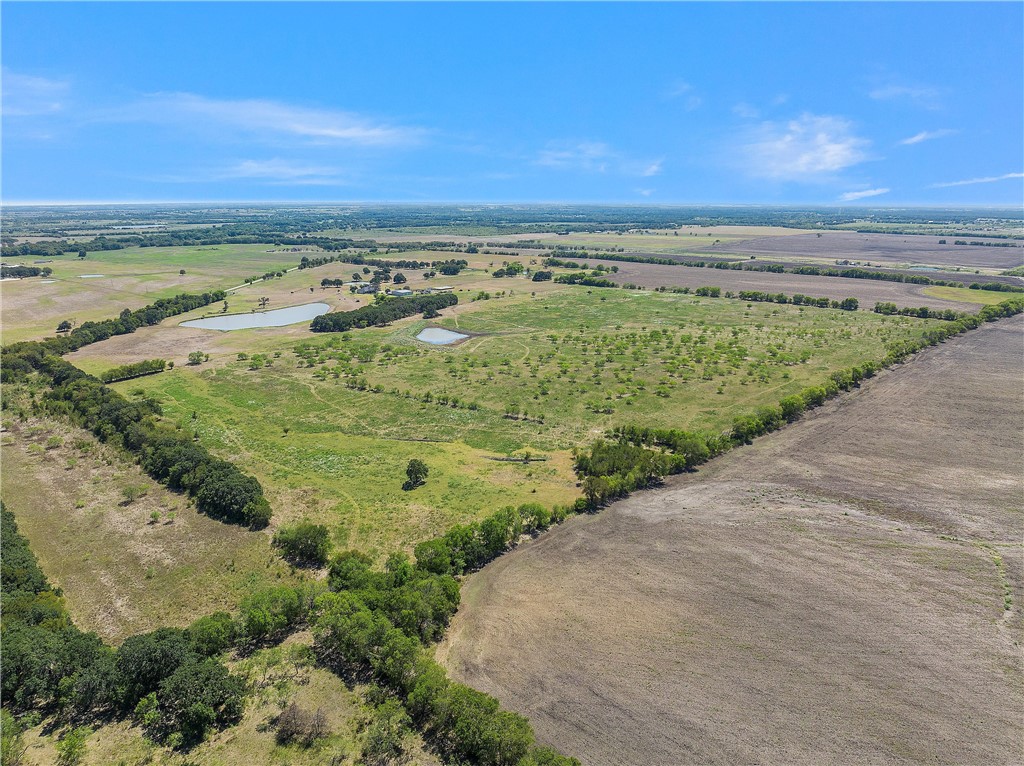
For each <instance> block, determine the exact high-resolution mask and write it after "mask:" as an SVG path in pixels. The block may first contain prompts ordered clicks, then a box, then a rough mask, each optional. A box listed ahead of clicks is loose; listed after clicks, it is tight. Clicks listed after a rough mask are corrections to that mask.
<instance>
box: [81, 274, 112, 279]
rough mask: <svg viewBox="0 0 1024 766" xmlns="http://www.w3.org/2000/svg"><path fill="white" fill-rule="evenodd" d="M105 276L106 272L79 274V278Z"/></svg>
mask: <svg viewBox="0 0 1024 766" xmlns="http://www.w3.org/2000/svg"><path fill="white" fill-rule="evenodd" d="M105 276H106V274H79V275H78V278H79V279H100V278H101V277H105Z"/></svg>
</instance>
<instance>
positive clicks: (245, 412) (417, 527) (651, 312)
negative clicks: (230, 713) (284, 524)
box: [116, 288, 932, 552]
mask: <svg viewBox="0 0 1024 766" xmlns="http://www.w3.org/2000/svg"><path fill="white" fill-rule="evenodd" d="M464 300H465V299H464ZM468 308H470V309H472V310H465V309H464V310H462V311H461V312H460V313H459V314H457V315H456V316H447V317H442V318H440V319H438V320H434V321H433V322H430V323H428V322H427V321H425V320H422V319H420V320H412V321H406V322H401V323H397V324H396V325H394V326H391V327H387V328H372V329H367V330H358V331H353V332H349V333H339V334H325V335H312V336H305V339H303V340H300V341H296V340H295V339H294V338H291V339H289V338H280V337H278V338H276V339H275V338H267V337H262V338H259V339H256V338H254V341H257V342H255V343H254V345H253V348H252V349H251V350H250V352H248V353H249V356H252V354H254V353H260V354H261V355H262V356H263V357H265V358H264V359H261V360H259V361H256V362H254V360H252V359H251V358H250V359H237V357H236V355H232V357H231V358H226V359H225V358H222V359H220V360H218V359H217V358H214V359H213V360H212V362H211V364H210V365H209V366H199V367H182V366H179V367H177V368H176V369H175V370H173V371H172V372H168V373H163V374H160V375H155V376H150V377H146V378H140V379H137V380H134V381H126V382H123V383H119V384H116V387H117V388H118V389H119V390H120V391H121V392H122V393H124V394H126V395H128V396H133V395H136V396H137V395H142V394H148V395H152V396H155V397H156V398H157V399H158V400H159V401H160V402H161V404H162V406H163V407H164V410H165V413H166V414H167V415H168V416H169V417H170V418H172V419H174V420H177V421H179V422H180V423H181V424H182V426H183V427H185V428H188V429H191V430H194V431H196V432H197V433H198V434H199V437H200V439H201V440H202V441H203V443H204V444H207V445H208V446H209V447H210V448H211V449H213V450H214V451H215V452H217V453H219V454H222V455H225V456H230V457H231V459H232V460H236V461H238V462H239V463H240V464H241V466H242V467H243V468H244V469H246V470H249V471H252V472H253V473H254V474H255V475H256V476H258V477H259V478H260V480H261V481H263V482H264V483H265V484H266V485H267V488H268V494H269V495H270V497H271V500H272V503H273V505H274V507H275V512H276V514H277V517H278V518H279V519H294V518H301V517H307V518H310V519H314V520H317V521H321V522H324V523H327V524H328V525H329V526H330V527H331V529H332V531H333V534H334V535H335V539H336V542H337V543H338V544H339V545H350V546H354V547H359V548H362V549H364V550H370V551H380V552H383V551H387V550H388V549H389V548H391V547H394V546H395V545H397V546H400V547H405V548H409V547H411V546H412V545H414V544H415V543H416V542H418V541H419V540H421V539H423V538H425V537H428V536H430V535H431V534H434V533H436V532H439V531H441V530H443V529H445V528H447V527H449V526H451V525H452V524H453V523H457V522H459V521H462V520H468V519H471V518H477V517H481V516H483V515H486V514H487V513H489V512H491V511H492V510H493V509H494V508H495V507H500V506H501V505H505V504H509V503H521V502H526V501H530V500H539V501H541V502H543V503H545V504H547V505H550V504H552V503H562V502H568V501H571V500H572V499H573V498H574V497H575V496H576V495H577V493H578V489H577V488H576V486H575V478H574V476H573V474H572V471H571V454H570V453H571V450H572V448H573V447H576V446H580V445H583V444H585V443H587V442H588V441H590V440H592V439H593V438H595V437H596V436H598V435H600V434H601V433H602V432H603V431H604V430H605V429H607V428H609V427H611V426H614V425H618V424H626V423H632V424H639V425H651V426H662V427H665V426H669V427H678V428H686V429H709V430H720V429H724V428H728V427H729V425H730V424H731V422H732V420H733V419H734V418H735V417H736V416H737V415H740V414H744V413H747V412H749V411H751V410H753V409H754V408H755V407H757V406H759V405H762V404H769V403H774V402H777V401H778V400H779V399H780V398H781V397H783V396H786V395H788V394H791V393H794V392H797V391H799V390H800V389H802V388H803V387H805V386H807V385H811V384H818V383H821V382H822V381H823V380H824V379H825V378H826V377H827V375H828V373H829V372H831V371H833V370H835V369H839V368H845V367H849V366H851V365H853V364H856V363H858V362H862V361H865V360H868V359H878V358H881V357H882V356H884V355H885V346H886V344H887V343H888V342H891V341H897V340H900V339H903V338H907V337H912V336H916V335H918V334H919V333H920V332H921V331H922V330H924V329H925V328H926V327H927V326H929V325H930V324H931V323H932V322H931V320H919V319H910V318H905V317H882V316H878V315H875V314H871V313H868V312H842V311H839V310H832V309H815V308H803V309H801V308H800V307H794V306H785V305H778V304H747V303H744V302H742V301H737V300H729V299H713V298H697V297H694V296H692V295H681V294H661V293H649V292H631V291H624V290H614V289H592V290H588V289H586V288H561V289H558V290H555V291H551V292H547V293H538V294H537V295H536V296H531V295H530V294H529V293H527V292H525V291H523V292H520V293H517V294H516V296H514V297H507V298H503V299H501V300H490V301H477V302H475V303H472V304H471V305H470V306H469V307H468ZM431 323H433V324H437V325H439V326H442V327H447V328H449V329H453V330H458V331H461V332H464V333H468V334H470V338H469V339H468V340H466V341H464V342H462V343H460V344H457V345H454V346H430V345H428V344H424V343H422V342H419V341H416V340H415V335H416V333H418V332H419V330H420V329H422V328H423V327H425V326H427V325H428V324H431ZM275 343H276V348H275V346H274V344H275ZM235 345H236V347H237V345H238V344H237V343H236V344H235ZM242 353H246V352H242ZM268 361H269V362H270V364H269V365H267V362H268ZM526 453H529V454H530V455H531V456H535V457H539V458H544V459H543V460H535V461H531V462H529V463H517V462H507V461H501V460H497V459H495V458H502V457H508V456H511V455H515V456H522V455H524V454H526ZM414 457H415V458H420V459H422V460H424V461H425V462H426V463H427V465H428V466H429V467H430V476H429V478H428V480H427V483H426V485H425V486H423V487H421V488H418V489H416V490H413V491H410V492H406V491H403V489H402V483H403V482H404V480H405V474H404V470H405V466H406V464H407V463H408V461H409V460H410V459H412V458H414Z"/></svg>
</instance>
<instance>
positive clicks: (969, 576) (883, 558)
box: [439, 317, 1024, 764]
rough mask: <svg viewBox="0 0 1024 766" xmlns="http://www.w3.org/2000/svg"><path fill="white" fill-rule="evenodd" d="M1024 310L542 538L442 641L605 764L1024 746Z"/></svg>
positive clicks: (456, 670) (490, 687)
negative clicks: (1023, 654) (1023, 611)
mask: <svg viewBox="0 0 1024 766" xmlns="http://www.w3.org/2000/svg"><path fill="white" fill-rule="evenodd" d="M1022 333H1024V317H1017V318H1015V319H1012V320H1005V321H1003V322H1000V323H997V324H995V325H989V326H986V327H985V328H983V329H980V330H978V331H976V332H973V333H970V334H967V335H965V336H961V337H959V338H957V339H954V340H951V341H949V342H947V343H945V344H943V345H941V346H939V347H937V348H934V349H930V350H928V351H927V352H924V353H923V354H921V355H919V356H918V357H917V358H916V359H914V360H913V361H911V362H910V363H908V364H905V365H903V366H902V367H900V368H897V369H895V370H892V371H890V372H887V373H883V374H882V375H880V376H879V377H877V378H875V379H873V380H871V381H868V382H867V383H866V384H865V385H864V386H863V387H862V388H861V389H859V390H857V391H855V392H853V393H852V394H849V395H845V396H843V397H841V398H839V399H837V400H834V401H832V402H831V403H829V404H827V405H826V406H824V407H822V408H820V409H819V410H817V411H815V412H814V413H813V414H811V415H809V416H807V417H806V418H804V419H803V420H801V421H800V422H798V423H796V424H794V425H793V426H791V427H789V428H786V429H784V430H783V431H781V432H778V433H776V434H774V435H772V436H769V437H765V438H763V439H760V440H758V441H757V442H755V444H754V445H752V446H749V447H746V448H742V449H739V450H735V451H733V452H732V453H730V454H728V455H726V456H724V457H723V458H720V459H718V460H716V461H713V462H712V463H710V464H709V465H707V466H705V467H704V468H703V469H702V470H700V471H699V472H697V473H695V474H690V475H687V476H682V477H676V478H675V479H673V480H671V481H669V482H668V483H667V484H666V486H665V487H663V488H661V489H658V490H654V491H650V492H645V493H640V494H638V495H635V496H633V497H631V498H629V499H627V500H625V501H622V502H619V503H616V504H614V505H613V506H612V507H610V508H609V509H607V510H605V511H604V512H602V513H600V514H598V515H594V516H585V517H577V518H575V519H572V520H570V521H569V522H567V523H566V524H564V525H562V526H561V527H559V528H557V529H555V530H553V531H551V532H549V533H547V534H545V535H544V536H542V537H540V538H539V539H538V540H536V541H534V542H531V543H528V544H526V545H524V546H521V547H520V548H519V549H517V550H515V551H513V552H512V553H510V554H507V555H506V556H504V557H502V558H501V559H499V560H498V561H497V562H495V563H494V564H492V565H490V566H488V567H487V568H485V569H484V570H483V571H482V572H480V573H478V574H475V575H473V576H472V577H471V578H469V580H468V582H467V584H466V585H465V587H464V589H463V595H464V606H463V608H462V610H461V611H460V613H459V614H458V615H457V617H456V620H455V623H454V625H453V628H452V630H451V632H450V638H449V639H448V641H447V642H446V643H445V644H444V645H442V647H441V648H440V650H439V654H440V656H441V658H442V659H443V661H445V663H446V664H447V665H448V667H449V668H450V669H451V671H452V673H453V674H454V676H455V677H456V678H458V679H459V680H462V681H465V682H467V683H469V684H471V685H473V686H475V687H476V688H479V689H482V690H484V691H487V692H489V693H491V694H494V695H495V696H497V697H498V698H499V699H500V700H501V701H502V703H503V704H505V705H507V706H508V707H510V708H512V709H513V710H516V711H518V712H521V713H524V714H526V715H528V716H529V717H530V719H531V721H532V723H533V725H534V727H535V729H536V731H537V732H538V735H539V737H540V739H541V740H543V741H544V742H547V743H549V744H551V745H554V746H556V747H559V748H562V749H563V750H564V751H566V752H567V753H569V754H571V755H575V756H576V757H578V758H580V759H581V760H583V762H584V763H587V764H653V763H656V764H691V763H728V764H741V763H743V764H746V763H786V764H851V763H858V764H863V763H870V764H882V763H906V762H922V763H924V762H927V763H958V764H997V763H1000V764H1009V763H1017V764H1019V763H1021V762H1024V666H1022V657H1021V648H1020V643H1021V638H1022V623H1024V621H1022V618H1021V606H1020V605H1021V603H1022V598H1024V588H1022V581H1024V560H1022V559H1024V556H1022V553H1024V546H1022V543H1021V540H1022V530H1024V479H1022V477H1024V459H1022V456H1024V428H1022V415H1024V386H1022V380H1024V354H1022V350H1024V349H1022ZM1007 593H1009V594H1011V595H1012V605H1011V606H1010V607H1009V608H1004V607H1005V603H1004V597H1005V596H1006V595H1007Z"/></svg>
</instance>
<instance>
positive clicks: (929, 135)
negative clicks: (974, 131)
mask: <svg viewBox="0 0 1024 766" xmlns="http://www.w3.org/2000/svg"><path fill="white" fill-rule="evenodd" d="M956 132H957V131H955V130H949V129H947V128H943V129H942V130H922V131H921V132H920V133H915V134H914V135H912V136H911V137H910V138H904V139H903V140H902V141H900V144H902V145H903V146H912V145H913V144H919V143H921V142H922V141H931V140H933V139H936V138H944V137H945V136H952V135H955V134H956Z"/></svg>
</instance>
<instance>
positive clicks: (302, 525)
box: [274, 521, 331, 566]
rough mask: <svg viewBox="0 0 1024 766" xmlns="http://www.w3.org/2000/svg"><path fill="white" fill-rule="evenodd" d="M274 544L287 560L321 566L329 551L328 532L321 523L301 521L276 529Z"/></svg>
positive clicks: (324, 562) (325, 560)
mask: <svg viewBox="0 0 1024 766" xmlns="http://www.w3.org/2000/svg"><path fill="white" fill-rule="evenodd" d="M274 546H275V547H276V548H279V549H280V550H281V555H283V556H284V557H285V558H286V559H288V560H289V561H293V562H295V563H297V564H307V565H312V566H323V565H324V564H326V563H327V557H328V556H329V555H330V552H331V540H330V532H329V531H328V529H327V527H325V526H324V525H323V524H312V523H310V522H308V521H302V522H299V523H297V524H291V525H288V526H284V527H281V528H280V529H278V530H277V532H276V533H275V534H274Z"/></svg>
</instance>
